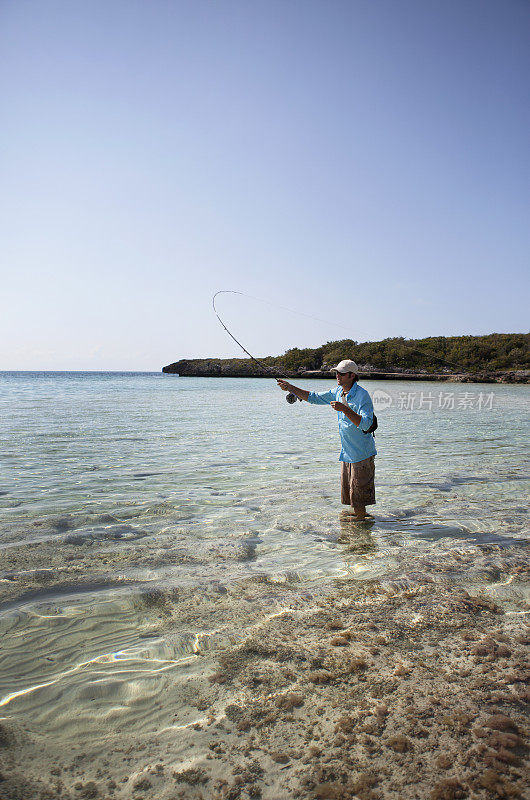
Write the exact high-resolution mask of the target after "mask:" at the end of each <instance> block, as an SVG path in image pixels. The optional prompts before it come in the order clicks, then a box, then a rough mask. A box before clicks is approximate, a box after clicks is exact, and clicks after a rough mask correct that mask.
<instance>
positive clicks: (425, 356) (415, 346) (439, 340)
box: [223, 333, 530, 372]
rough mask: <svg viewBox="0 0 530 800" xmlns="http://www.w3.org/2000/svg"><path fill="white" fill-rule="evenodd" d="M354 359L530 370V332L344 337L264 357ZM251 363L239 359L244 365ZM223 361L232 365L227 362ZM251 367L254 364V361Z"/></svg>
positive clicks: (306, 362) (315, 364)
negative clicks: (374, 339) (367, 339)
mask: <svg viewBox="0 0 530 800" xmlns="http://www.w3.org/2000/svg"><path fill="white" fill-rule="evenodd" d="M343 358H353V359H354V360H355V361H356V362H357V364H359V366H361V367H362V366H366V365H370V366H372V367H375V368H376V369H378V370H381V371H385V372H392V371H400V370H403V369H414V370H427V371H428V372H443V371H448V372H481V371H488V372H489V371H496V370H524V369H530V334H527V333H490V334H488V335H487V336H431V337H429V338H427V339H404V338H403V337H402V336H398V337H396V338H394V339H383V340H382V341H381V342H362V343H361V344H359V343H358V342H355V341H354V340H353V339H342V340H341V341H338V342H327V344H323V345H321V346H320V347H316V348H314V349H312V348H309V347H306V348H304V349H302V350H300V349H298V348H297V347H294V348H292V349H291V350H287V352H286V353H284V355H283V356H269V357H267V358H262V359H260V360H261V361H263V362H264V363H265V364H268V365H269V366H271V367H274V368H276V367H277V368H279V369H282V368H283V369H285V370H298V369H300V368H301V367H304V368H305V369H307V370H311V369H321V368H322V366H323V365H327V366H328V367H332V366H335V364H337V363H338V362H339V361H342V359H343ZM243 361H244V362H245V363H249V362H247V359H244V360H243V359H241V360H238V363H239V364H240V365H241V364H242V363H243ZM223 363H226V362H225V360H223ZM250 363H251V362H250Z"/></svg>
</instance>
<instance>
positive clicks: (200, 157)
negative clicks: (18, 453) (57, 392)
mask: <svg viewBox="0 0 530 800" xmlns="http://www.w3.org/2000/svg"><path fill="white" fill-rule="evenodd" d="M0 53H1V57H0V58H1V64H2V71H1V78H0V93H1V98H2V105H3V107H4V114H3V124H2V134H1V136H2V147H1V152H0V159H1V175H0V259H1V261H0V265H1V287H2V288H1V298H2V299H1V303H2V313H1V315H0V340H1V343H2V344H1V346H0V369H118V370H120V369H122V370H128V369H139V370H151V369H152V370H158V369H160V368H161V367H162V365H164V364H167V363H169V362H171V361H174V360H176V359H178V358H181V357H185V356H190V357H191V356H195V357H199V356H239V355H241V353H240V352H239V351H238V349H237V347H236V345H235V344H233V342H232V341H231V340H230V339H229V338H228V337H227V335H226V333H225V332H224V331H223V330H222V328H221V327H220V325H219V323H218V322H217V320H216V318H215V317H214V315H213V313H212V311H211V296H212V294H213V293H214V292H215V291H216V290H218V289H237V290H240V291H242V292H247V293H249V294H252V295H255V296H257V297H259V298H263V299H264V300H268V301H271V302H273V303H279V304H280V305H282V306H287V307H289V308H291V309H294V310H299V311H303V312H305V313H307V314H310V315H313V316H316V317H319V318H321V319H324V320H328V322H317V321H315V320H311V319H308V318H306V317H301V316H296V315H293V314H289V313H287V312H283V311H279V310H277V309H275V308H273V307H272V306H267V305H265V304H262V303H259V302H256V301H245V300H244V299H242V298H239V297H235V296H233V297H231V296H227V295H225V296H224V297H221V298H220V299H219V310H220V312H221V315H222V316H224V317H225V321H226V322H227V324H228V325H229V327H232V328H233V330H234V333H235V334H236V335H237V336H239V337H241V339H242V341H243V342H244V344H245V345H246V346H247V347H248V348H249V349H251V351H252V350H253V351H254V353H255V355H258V356H259V355H267V354H275V353H280V352H283V351H284V350H285V349H287V348H288V347H293V346H300V347H304V346H315V345H318V344H321V343H322V342H325V341H328V340H333V339H337V338H345V337H351V338H353V339H356V340H358V341H365V340H367V339H380V338H384V337H387V336H407V337H421V336H432V335H459V334H463V333H469V334H484V333H490V332H494V331H495V332H516V331H519V332H520V331H527V330H528V307H529V291H528V290H529V279H528V274H529V271H528V253H529V251H530V248H529V238H530V237H529V230H530V226H529V213H528V212H529V186H530V174H529V173H530V170H529V148H528V142H529V141H530V130H529V129H530V126H529V117H530V102H529V101H530V98H529V92H528V88H529V75H530V63H529V62H530V3H529V2H527V0H444V1H443V2H440V0H437V1H436V2H434V0H362V1H361V0H319V2H315V1H314V0H278V1H277V0H264V1H261V0H252V2H248V0H216V1H215V2H213V0H212V2H204V1H203V0H189V1H188V2H177V1H176V0H173V1H172V0H166V1H165V2H162V1H161V0H150V1H149V2H145V0H142V1H141V2H140V1H138V0H86V2H82V1H77V0H47V1H46V2H41V0H3V2H2V3H1V4H0ZM352 355H353V356H354V355H355V354H354V353H353V354H352Z"/></svg>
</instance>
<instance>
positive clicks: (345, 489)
mask: <svg viewBox="0 0 530 800" xmlns="http://www.w3.org/2000/svg"><path fill="white" fill-rule="evenodd" d="M374 476H375V456H370V458H365V459H364V461H357V462H356V463H355V464H349V463H348V462H346V461H342V462H341V472H340V501H341V503H344V504H345V505H348V506H355V507H356V508H358V507H359V506H373V505H375V486H374Z"/></svg>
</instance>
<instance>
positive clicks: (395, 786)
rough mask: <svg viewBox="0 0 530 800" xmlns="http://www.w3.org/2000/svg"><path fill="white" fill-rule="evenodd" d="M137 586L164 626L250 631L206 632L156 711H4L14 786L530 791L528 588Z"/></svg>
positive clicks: (162, 798) (177, 791)
mask: <svg viewBox="0 0 530 800" xmlns="http://www.w3.org/2000/svg"><path fill="white" fill-rule="evenodd" d="M525 572H526V570H525V569H523V568H522V567H519V568H518V569H517V570H516V571H515V572H514V575H513V577H512V578H511V580H512V584H517V583H521V585H522V582H523V580H524V577H525V575H524V573H525ZM136 603H137V604H138V605H139V606H140V607H141V610H142V611H143V613H144V615H145V618H146V620H148V622H149V626H150V630H151V634H152V633H153V632H155V633H158V634H159V635H162V636H166V637H168V638H171V635H172V630H173V629H174V628H175V626H177V625H178V627H179V629H182V626H186V625H188V626H189V627H190V628H193V627H195V628H196V627H197V625H199V623H200V624H202V625H204V620H205V617H208V621H209V625H210V627H211V628H212V629H213V628H215V626H216V625H224V626H225V630H227V636H228V639H230V631H228V629H226V620H230V621H231V622H230V624H231V625H232V627H233V632H235V631H236V630H239V641H238V642H237V643H236V644H235V645H234V646H228V647H227V646H224V647H223V646H221V645H218V646H215V645H214V646H208V645H207V641H206V639H205V640H204V645H203V643H202V642H201V638H200V637H197V639H196V647H195V653H194V654H193V658H192V659H191V660H190V663H189V665H188V668H187V672H186V676H185V678H184V679H183V680H181V681H180V683H179V687H178V693H177V695H175V694H173V695H171V703H168V702H165V701H164V696H163V694H161V696H160V698H157V699H156V701H153V702H152V706H151V709H150V711H151V717H152V718H151V722H153V724H152V725H151V727H150V729H147V728H146V727H145V726H144V727H143V728H138V727H135V726H134V725H131V727H130V729H128V728H127V726H126V725H124V727H123V729H121V730H120V729H119V728H113V730H112V731H109V734H108V736H102V737H96V738H95V737H93V736H92V737H90V739H88V738H87V740H86V742H84V743H83V741H82V739H79V738H78V739H76V741H75V743H73V744H72V746H68V742H67V740H65V739H64V738H61V737H60V736H50V735H39V733H38V731H36V730H35V729H33V728H32V727H31V726H28V725H22V724H21V725H18V724H17V722H16V721H15V720H14V719H4V721H2V722H0V762H1V766H0V773H1V774H0V800H33V799H34V800H74V799H75V800H77V799H78V798H79V800H86V799H87V798H107V799H108V800H126V799H127V800H129V798H131V799H134V800H155V798H156V800H200V799H201V798H202V800H209V798H212V799H215V800H221V799H222V800H235V798H244V799H245V800H246V798H263V799H264V800H265V799H267V800H282V798H286V799H287V798H304V799H305V798H311V799H314V800H325V799H330V800H332V799H333V800H346V799H347V798H360V799H361V800H388V799H390V798H392V800H408V799H409V798H411V799H412V798H419V799H420V800H421V798H432V800H450V799H451V798H475V799H476V800H483V799H484V800H486V798H495V797H500V798H512V797H513V798H525V797H526V798H527V797H530V782H529V780H528V776H529V770H528V760H529V759H528V755H529V751H528V716H527V710H528V701H529V698H530V691H529V689H528V678H529V659H528V644H529V643H530V630H529V626H528V621H529V617H528V614H529V610H528V607H527V606H526V608H525V607H524V603H521V604H520V607H519V609H518V610H513V604H512V606H511V607H510V608H511V610H510V609H508V608H502V607H501V606H500V605H497V604H496V603H495V602H493V601H492V600H491V599H489V598H488V597H487V596H485V595H482V596H471V595H470V594H468V593H467V592H466V591H464V590H463V589H462V588H459V587H450V586H440V585H435V584H431V583H429V584H425V585H421V584H419V585H417V586H414V587H408V588H406V589H403V590H400V589H399V587H398V588H396V587H394V589H393V590H391V591H390V590H389V589H388V587H387V588H385V587H384V586H382V585H381V584H378V583H377V582H375V581H372V582H358V581H355V580H351V579H350V580H336V581H334V583H333V585H332V586H329V587H327V588H324V589H323V588H320V589H318V590H314V591H312V590H308V591H301V589H300V585H299V584H298V585H296V584H293V585H290V584H289V583H288V582H287V583H285V584H284V585H283V586H282V585H280V584H278V583H277V582H274V581H271V580H270V579H267V578H259V577H254V578H252V579H249V580H248V581H246V582H240V583H239V584H236V585H232V586H230V587H228V588H227V587H217V589H216V590H215V591H214V592H213V593H197V592H192V591H187V592H186V591H178V592H177V591H176V590H174V591H167V592H164V591H150V592H146V593H144V594H141V595H138V597H137V600H136ZM183 709H185V710H186V711H185V713H184V712H183ZM183 720H184V721H183Z"/></svg>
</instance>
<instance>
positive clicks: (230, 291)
mask: <svg viewBox="0 0 530 800" xmlns="http://www.w3.org/2000/svg"><path fill="white" fill-rule="evenodd" d="M220 294H238V295H240V296H241V297H248V298H250V299H251V300H257V301H259V302H260V303H265V304H267V305H270V306H273V307H276V308H280V309H282V310H283V311H288V312H289V313H290V314H298V315H300V316H302V317H307V318H308V319H312V320H315V321H316V322H322V323H324V324H326V325H335V326H336V327H338V328H342V330H348V329H347V328H345V327H344V326H343V325H340V324H338V323H336V322H329V320H324V319H321V318H320V317H315V316H313V315H312V314H305V313H304V312H303V311H294V310H293V309H292V308H287V307H286V306H281V305H278V304H277V303H270V302H269V301H268V300H262V299H261V298H259V297H254V296H253V295H251V294H245V292H238V291H235V290H234V289H221V290H220V291H218V292H216V293H215V294H214V296H213V297H212V306H213V311H214V314H215V316H216V317H217V319H218V320H219V322H220V323H221V325H222V326H223V328H224V329H225V331H226V332H227V334H228V335H229V336H230V338H231V339H233V340H234V342H235V343H236V344H237V345H238V347H240V348H241V349H242V350H243V352H244V353H246V354H247V356H248V357H249V358H250V359H251V360H252V361H254V363H256V364H258V365H259V366H260V367H261V368H262V369H264V370H265V371H266V372H270V373H272V375H273V376H274V377H275V378H276V379H277V378H280V377H281V376H280V375H279V374H278V371H277V370H275V369H273V368H272V367H269V366H268V365H267V364H264V363H263V362H262V361H260V360H259V358H255V357H254V356H253V355H252V353H249V351H248V350H247V349H246V347H244V346H243V345H242V344H241V342H240V341H238V340H237V339H236V337H235V336H234V334H233V333H231V332H230V331H229V330H228V328H227V326H226V325H225V324H224V322H223V320H222V319H221V317H220V316H219V313H218V311H217V309H216V307H215V298H216V297H217V296H218V295H220ZM348 333H349V330H348ZM408 350H409V352H412V353H417V354H419V355H422V356H428V357H429V358H434V359H435V360H436V361H438V362H439V363H441V364H446V365H447V366H450V367H453V368H456V369H459V370H461V369H462V367H461V366H460V365H458V364H455V363H454V362H453V361H448V360H447V359H445V358H441V356H436V355H434V353H427V352H426V351H422V350H420V349H418V348H417V347H409V348H408ZM284 380H285V379H284ZM295 401H296V398H295V395H293V394H291V393H289V394H288V395H287V402H288V403H294V402H295Z"/></svg>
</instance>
